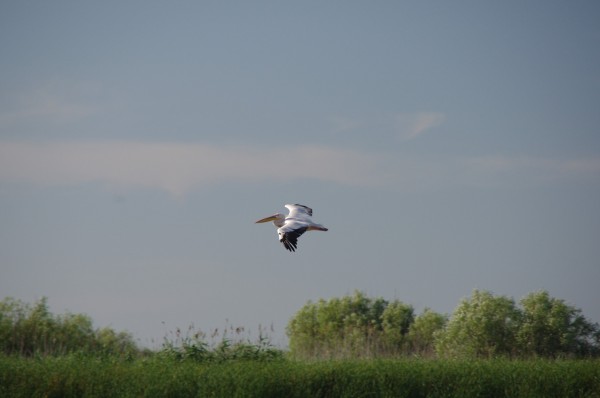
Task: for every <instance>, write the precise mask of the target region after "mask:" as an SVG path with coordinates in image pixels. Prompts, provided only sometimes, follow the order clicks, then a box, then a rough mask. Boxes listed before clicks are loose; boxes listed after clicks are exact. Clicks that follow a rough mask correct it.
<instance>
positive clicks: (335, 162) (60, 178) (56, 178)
mask: <svg viewBox="0 0 600 398" xmlns="http://www.w3.org/2000/svg"><path fill="white" fill-rule="evenodd" d="M597 175H600V159H598V158H588V159H547V158H534V157H510V156H481V157H469V158H464V157H446V158H443V157H435V158H432V157H429V158H428V157H415V156H408V155H406V156H401V155H397V156H391V155H389V154H385V155H383V154H377V153H368V152H360V151H355V150H347V149H336V148H331V147H323V146H298V147H295V148H279V147H272V148H248V147H229V146H217V145H208V144H199V143H194V144H184V143H173V142H131V141H108V142H91V143H82V142H60V143H45V144H41V143H27V142H0V181H15V182H29V183H34V184H40V185H70V184H79V183H84V182H101V183H104V184H107V185H110V186H118V187H136V186H143V187H151V188H156V189H162V190H165V191H167V192H169V193H171V194H173V195H177V196H179V195H183V194H185V193H186V192H188V191H190V190H192V189H194V188H196V187H199V186H202V185H206V184H210V183H213V182H216V181H245V182H252V181H256V182H261V181H285V180H294V179H314V180H319V181H325V182H331V183H336V184H344V185H354V186H373V187H374V186H387V187H389V188H391V189H402V190H415V189H422V188H432V187H433V188H439V187H443V186H447V184H454V183H460V184H474V185H486V186H489V185H497V184H506V183H508V184H511V183H513V184H514V183H517V182H519V181H523V180H531V179H535V180H538V181H551V180H552V179H556V178H572V177H573V176H592V177H594V176H597Z"/></svg>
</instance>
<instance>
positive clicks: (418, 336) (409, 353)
mask: <svg viewBox="0 0 600 398" xmlns="http://www.w3.org/2000/svg"><path fill="white" fill-rule="evenodd" d="M287 335H288V337H289V340H290V343H289V344H290V352H291V354H292V355H293V356H294V357H296V358H303V359H317V358H350V357H354V358H356V357H359V358H373V357H402V356H404V357H414V356H417V357H450V358H492V357H505V358H584V357H598V356H600V327H599V325H598V324H596V323H592V322H590V321H588V320H587V319H586V318H585V317H584V316H583V315H582V313H581V310H579V309H577V308H575V307H572V306H570V305H568V304H566V303H565V302H564V300H560V299H556V298H553V297H551V296H550V295H549V294H548V292H546V291H539V292H534V293H530V294H528V295H527V296H525V297H524V298H523V299H522V300H520V301H519V303H518V304H517V303H515V301H514V300H513V299H512V298H509V297H506V296H495V295H493V294H492V293H490V292H488V291H480V290H475V291H473V293H472V295H471V297H470V298H466V299H464V300H462V301H461V302H460V304H459V305H458V307H457V308H456V309H455V310H454V312H453V313H452V315H451V316H449V317H448V316H446V315H443V314H439V313H436V312H434V311H432V310H430V309H426V310H425V311H424V312H423V313H421V314H418V315H417V314H415V311H414V308H413V307H412V306H411V305H408V304H405V303H402V302H401V301H399V300H394V301H392V302H389V301H387V300H384V299H383V298H369V297H367V296H365V294H363V293H362V292H359V291H357V292H355V293H354V295H352V296H346V297H342V298H333V299H330V300H323V299H321V300H319V301H318V302H311V301H309V302H308V303H307V304H306V305H304V306H303V307H302V308H301V309H300V310H299V311H298V312H297V313H296V315H294V317H293V318H292V319H291V320H290V322H289V323H288V326H287Z"/></svg>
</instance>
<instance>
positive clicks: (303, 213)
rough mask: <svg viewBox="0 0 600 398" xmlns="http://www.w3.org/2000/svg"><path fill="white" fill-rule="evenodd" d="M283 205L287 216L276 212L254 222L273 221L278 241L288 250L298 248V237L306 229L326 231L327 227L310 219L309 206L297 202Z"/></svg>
mask: <svg viewBox="0 0 600 398" xmlns="http://www.w3.org/2000/svg"><path fill="white" fill-rule="evenodd" d="M285 207H287V208H288V209H289V211H290V214H288V215H287V216H285V215H283V214H281V213H277V214H273V215H272V216H269V217H265V218H262V219H260V220H258V221H257V222H256V223H257V224H258V223H263V222H269V221H273V224H274V225H275V226H276V227H277V235H278V236H279V241H280V242H281V243H283V246H284V247H285V248H286V249H288V250H289V251H291V252H295V251H296V249H297V248H298V238H299V237H300V235H302V234H303V233H305V232H306V231H327V228H325V227H324V226H322V225H321V224H317V223H314V222H313V221H312V220H311V217H312V213H313V211H312V209H311V208H310V207H307V206H303V205H299V204H295V205H285Z"/></svg>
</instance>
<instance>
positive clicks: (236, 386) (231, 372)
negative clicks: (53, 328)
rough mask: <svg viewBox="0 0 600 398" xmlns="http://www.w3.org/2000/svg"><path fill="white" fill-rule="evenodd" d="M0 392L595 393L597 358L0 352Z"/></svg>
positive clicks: (599, 381)
mask: <svg viewBox="0 0 600 398" xmlns="http://www.w3.org/2000/svg"><path fill="white" fill-rule="evenodd" d="M0 396H3V397H42V396H43V397H96V396H98V397H100V396H102V397H116V396H118V397H165V396H166V397H168V396H173V397H175V396H186V397H203V396H214V397H236V396H237V397H281V396H285V397H307V396H310V397H488V396H490V397H600V361H598V360H569V361H549V360H532V361H509V360H478V361H458V360H355V361H352V360H343V361H315V362H307V361H292V360H287V359H279V360H277V361H261V360H258V361H257V360H248V359H236V360H227V361H219V362H206V361H203V362H198V361H196V360H181V359H177V358H173V357H168V356H161V355H155V356H151V357H145V358H137V359H133V360H124V359H120V358H107V357H105V358H97V357H91V356H86V355H76V354H72V355H67V356H64V357H45V358H38V359H34V358H22V357H7V356H1V357H0Z"/></svg>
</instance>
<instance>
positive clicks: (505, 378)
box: [0, 291, 600, 397]
mask: <svg viewBox="0 0 600 398" xmlns="http://www.w3.org/2000/svg"><path fill="white" fill-rule="evenodd" d="M520 305H521V306H520V307H518V306H517V305H516V304H515V303H514V301H513V300H511V299H509V298H506V297H496V296H494V295H492V294H491V293H489V292H480V291H475V292H474V293H473V295H472V296H471V297H470V298H469V299H465V300H463V301H462V302H461V303H460V304H459V306H458V307H457V309H456V310H455V312H454V313H453V314H452V316H451V317H449V318H448V317H446V316H444V315H441V314H437V313H435V312H433V311H431V310H429V309H427V310H425V311H424V312H423V313H421V314H419V315H415V314H414V310H413V308H412V307H411V306H410V305H406V304H404V303H402V302H399V301H393V302H391V303H390V302H387V301H385V300H383V299H380V298H379V299H371V298H368V297H366V296H365V295H364V294H362V293H360V292H356V293H355V294H354V295H353V296H350V297H344V298H341V299H332V300H329V301H325V300H320V301H319V302H318V303H315V304H313V303H310V302H309V303H308V304H307V305H306V306H304V307H303V308H302V309H301V310H300V311H299V312H298V313H297V314H296V316H295V317H293V318H292V319H291V320H290V324H289V325H288V334H289V335H290V342H291V347H292V349H291V351H290V352H289V353H288V352H284V351H282V350H281V349H278V348H275V347H273V346H272V345H271V344H270V340H269V338H268V337H267V334H266V333H265V331H264V330H262V329H261V330H259V336H258V340H257V341H256V342H252V341H250V339H249V338H246V337H244V336H245V331H244V328H241V327H235V328H234V327H228V328H225V329H223V330H220V331H219V330H215V331H213V332H212V333H210V334H209V335H207V334H205V333H203V332H201V331H197V330H195V329H194V328H193V327H190V328H188V329H187V331H185V332H182V331H181V330H180V329H176V330H175V331H174V332H171V333H170V334H169V335H167V336H165V340H164V343H163V346H162V349H160V350H158V351H149V350H141V349H140V348H138V347H137V346H136V345H135V343H134V341H133V340H132V338H131V336H130V335H129V334H128V333H124V332H120V333H117V332H115V331H113V330H111V329H107V328H104V329H94V328H93V327H92V322H91V320H90V319H89V317H87V316H85V315H80V314H79V315H74V314H66V315H61V316H56V315H53V314H51V313H50V312H49V311H48V307H47V303H46V300H45V299H42V300H40V301H39V302H37V303H35V304H34V305H32V306H31V305H27V304H25V303H22V302H20V301H16V300H13V299H5V300H3V301H1V302H0V396H2V397H75V396H76V397H80V396H86V397H96V396H98V397H112V396H115V397H116V396H118V397H140V396H145V397H155V396H156V397H164V396H186V397H188V396H189V397H195V396H197V397H204V396H214V397H232V396H233V397H235V396H238V397H281V396H287V397H307V396H310V397H357V396H361V397H362V396H375V397H426V396H427V397H429V396H434V397H484V396H493V397H538V396H540V397H541V396H543V397H600V359H598V358H593V357H594V356H598V347H599V344H598V341H599V336H598V335H599V332H598V326H597V325H596V324H591V323H590V322H589V321H587V320H586V319H585V318H584V317H583V316H582V315H581V313H580V311H579V310H577V309H575V308H573V307H570V306H568V305H566V304H565V303H564V302H563V301H562V300H557V299H554V298H551V297H550V296H549V295H548V294H547V293H546V292H537V293H533V294H530V295H528V296H527V297H525V298H524V299H523V300H521V302H520ZM323 358H330V359H327V360H322V359H323ZM331 358H335V359H331ZM342 358H343V359H342ZM515 358H526V359H515ZM575 358H585V359H575ZM316 359H320V360H316Z"/></svg>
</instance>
